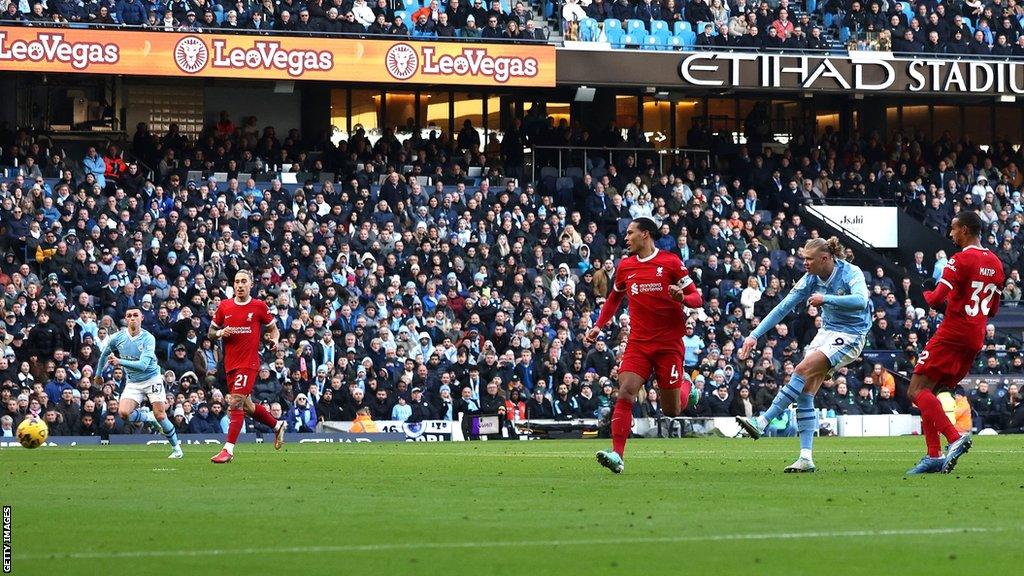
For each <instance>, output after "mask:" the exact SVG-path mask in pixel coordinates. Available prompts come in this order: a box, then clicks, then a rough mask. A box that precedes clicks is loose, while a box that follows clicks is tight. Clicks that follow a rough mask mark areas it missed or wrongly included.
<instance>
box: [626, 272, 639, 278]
mask: <svg viewBox="0 0 1024 576" xmlns="http://www.w3.org/2000/svg"><path fill="white" fill-rule="evenodd" d="M636 275H637V273H636V272H633V273H632V274H630V275H629V276H626V280H629V279H630V278H632V277H633V276H636Z"/></svg>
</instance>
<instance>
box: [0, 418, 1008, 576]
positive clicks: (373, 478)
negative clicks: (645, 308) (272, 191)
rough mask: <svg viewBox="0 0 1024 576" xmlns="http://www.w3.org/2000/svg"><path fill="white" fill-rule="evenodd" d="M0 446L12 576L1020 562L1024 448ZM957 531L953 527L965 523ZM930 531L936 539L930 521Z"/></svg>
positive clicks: (641, 443)
mask: <svg viewBox="0 0 1024 576" xmlns="http://www.w3.org/2000/svg"><path fill="white" fill-rule="evenodd" d="M605 445H606V444H605V442H603V441H538V442H477V443H455V444H424V443H416V444H412V443H409V444H344V445H337V444H335V445H301V446H300V445H295V444H289V445H286V446H285V448H284V449H283V450H282V451H281V452H274V451H273V449H272V448H271V447H269V446H267V445H241V446H239V447H238V449H237V451H236V452H237V454H236V459H235V461H234V462H233V463H231V464H228V465H226V466H215V465H213V464H211V463H210V462H209V461H208V459H209V457H210V456H211V455H212V454H213V453H214V452H215V451H216V448H215V447H210V446H201V447H196V446H193V447H188V448H187V449H186V458H185V459H184V460H181V461H172V460H166V459H165V458H164V457H165V456H166V454H167V450H166V449H165V448H159V447H122V446H117V447H115V446H104V447H96V448H81V449H73V448H72V449H69V448H51V449H41V450H32V451H29V450H21V449H14V450H11V449H5V450H0V503H2V504H4V505H11V506H13V547H14V574H46V575H71V574H89V575H91V576H98V575H100V574H132V575H133V576H134V575H141V574H163V575H168V576H172V575H173V576H177V575H180V574H253V575H255V574H261V575H262V574H271V575H275V574H303V575H312V574H327V573H330V574H367V575H382V574H387V575H391V574H442V575H448V574H531V575H539V574H559V575H575V574H588V575H590V574H613V573H614V574H739V573H746V574H751V575H754V574H756V575H761V574H786V575H794V574H830V575H831V574H865V575H878V574H900V575H908V574H929V575H935V574H957V575H962V574H974V573H985V574H1013V573H1019V570H1020V566H1021V563H1022V562H1024V553H1022V552H1021V551H1022V550H1024V547H1022V536H1024V519H1022V518H1021V506H1020V502H1021V500H1022V498H1024V477H1022V475H1021V471H1022V467H1021V458H1020V454H1021V444H1020V440H1019V439H1017V438H1013V437H984V438H978V439H976V441H975V445H974V449H973V450H972V451H971V453H970V454H969V455H967V456H966V457H964V458H963V459H962V460H961V462H960V466H959V467H958V469H957V473H956V474H953V475H949V476H942V475H931V476H927V477H914V478H905V477H904V476H903V472H904V471H905V470H906V469H907V468H909V467H910V466H911V465H913V464H914V463H916V461H917V460H918V458H919V457H920V455H921V453H922V450H923V446H922V441H921V439H920V438H892V439H850V438H844V439H838V438H826V439H822V440H820V441H819V442H818V447H817V448H818V449H817V451H816V457H815V460H816V463H817V465H818V472H817V473H816V474H807V475H784V474H782V473H781V470H782V468H783V467H784V466H786V465H787V464H789V463H790V462H791V461H792V460H793V458H794V456H795V454H796V449H797V446H796V440H795V439H778V440H773V439H765V440H760V441H758V442H756V443H755V442H751V441H749V440H738V439H737V440H734V439H684V440H633V441H631V442H630V444H629V447H628V450H627V453H626V470H625V472H624V473H623V474H622V475H618V476H616V475H612V474H611V473H609V472H608V471H607V470H605V469H603V468H600V467H598V465H597V463H596V462H595V460H594V456H593V455H594V452H595V451H596V450H598V449H601V448H603V447H605ZM961 528H963V529H967V530H964V531H960V530H958V529H961ZM933 530H938V531H942V532H930V531H933Z"/></svg>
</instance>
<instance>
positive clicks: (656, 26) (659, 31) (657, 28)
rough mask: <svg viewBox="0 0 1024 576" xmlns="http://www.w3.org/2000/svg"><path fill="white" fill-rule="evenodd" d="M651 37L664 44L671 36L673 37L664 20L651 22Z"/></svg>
mask: <svg viewBox="0 0 1024 576" xmlns="http://www.w3.org/2000/svg"><path fill="white" fill-rule="evenodd" d="M651 36H657V37H658V40H659V41H661V43H662V44H665V43H667V42H668V38H669V36H671V34H669V31H668V22H665V21H664V20H651Z"/></svg>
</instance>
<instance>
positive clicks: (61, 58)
mask: <svg viewBox="0 0 1024 576" xmlns="http://www.w3.org/2000/svg"><path fill="white" fill-rule="evenodd" d="M64 38H65V36H64V34H59V33H53V34H48V33H40V34H37V35H36V38H35V39H34V40H13V41H11V42H8V41H7V32H0V61H11V62H59V63H63V64H68V65H70V66H71V67H72V68H74V69H75V70H85V69H86V68H88V67H89V66H92V65H94V64H117V62H118V60H120V59H121V54H120V50H119V49H118V46H117V44H103V43H99V42H68V41H66V40H65V39H64Z"/></svg>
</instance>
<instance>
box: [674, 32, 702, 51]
mask: <svg viewBox="0 0 1024 576" xmlns="http://www.w3.org/2000/svg"><path fill="white" fill-rule="evenodd" d="M676 38H679V41H680V42H682V46H683V49H684V50H690V49H692V48H693V47H694V45H695V44H697V35H696V34H694V33H693V30H683V31H682V32H680V33H679V34H676Z"/></svg>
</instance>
